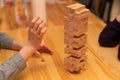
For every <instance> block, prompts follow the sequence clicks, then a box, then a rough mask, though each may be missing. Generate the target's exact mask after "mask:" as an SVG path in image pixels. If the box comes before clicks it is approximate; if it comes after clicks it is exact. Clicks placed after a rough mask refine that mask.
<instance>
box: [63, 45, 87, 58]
mask: <svg viewBox="0 0 120 80" xmlns="http://www.w3.org/2000/svg"><path fill="white" fill-rule="evenodd" d="M86 51H87V47H86V46H83V47H81V48H80V49H79V50H75V49H74V48H73V47H71V46H66V47H65V53H67V54H69V55H71V56H73V57H76V58H80V57H81V56H82V55H84V54H85V52H86Z"/></svg>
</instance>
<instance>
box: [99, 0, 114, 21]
mask: <svg viewBox="0 0 120 80" xmlns="http://www.w3.org/2000/svg"><path fill="white" fill-rule="evenodd" d="M107 4H108V9H107V20H106V22H109V21H110V15H111V9H112V5H113V0H102V4H101V9H100V17H101V18H102V19H103V17H104V15H105V10H106V7H107Z"/></svg>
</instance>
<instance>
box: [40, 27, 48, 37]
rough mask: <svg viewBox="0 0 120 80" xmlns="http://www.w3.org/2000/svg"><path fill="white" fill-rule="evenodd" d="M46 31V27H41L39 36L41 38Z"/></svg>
mask: <svg viewBox="0 0 120 80" xmlns="http://www.w3.org/2000/svg"><path fill="white" fill-rule="evenodd" d="M46 30H47V28H46V26H44V27H42V28H41V34H40V36H43V35H44V34H45V32H46Z"/></svg>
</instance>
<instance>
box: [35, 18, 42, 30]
mask: <svg viewBox="0 0 120 80" xmlns="http://www.w3.org/2000/svg"><path fill="white" fill-rule="evenodd" d="M41 23H43V20H41V19H40V18H39V19H38V20H37V21H36V23H35V25H34V28H33V30H35V31H37V29H38V28H39V25H40V24H41Z"/></svg>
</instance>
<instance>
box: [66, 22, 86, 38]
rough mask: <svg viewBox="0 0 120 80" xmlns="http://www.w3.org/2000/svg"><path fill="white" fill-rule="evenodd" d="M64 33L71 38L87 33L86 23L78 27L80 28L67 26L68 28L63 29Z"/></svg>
mask: <svg viewBox="0 0 120 80" xmlns="http://www.w3.org/2000/svg"><path fill="white" fill-rule="evenodd" d="M64 29H65V30H64V33H68V34H70V35H72V36H80V35H81V34H84V33H86V32H87V29H88V27H87V23H86V24H83V25H80V26H77V27H75V26H74V27H71V26H68V27H66V26H65V27H64Z"/></svg>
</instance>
